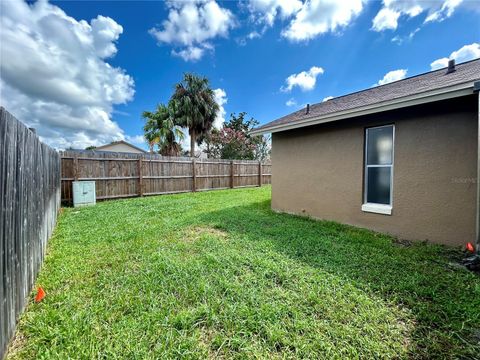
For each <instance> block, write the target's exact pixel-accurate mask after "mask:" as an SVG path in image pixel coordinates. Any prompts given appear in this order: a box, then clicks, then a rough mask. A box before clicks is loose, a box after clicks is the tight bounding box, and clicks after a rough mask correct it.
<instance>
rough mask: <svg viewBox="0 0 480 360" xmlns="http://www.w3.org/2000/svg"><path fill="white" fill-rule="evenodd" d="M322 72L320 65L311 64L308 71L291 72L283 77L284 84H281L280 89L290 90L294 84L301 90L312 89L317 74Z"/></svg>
mask: <svg viewBox="0 0 480 360" xmlns="http://www.w3.org/2000/svg"><path fill="white" fill-rule="evenodd" d="M323 72H324V71H323V69H322V68H321V67H318V66H312V67H311V68H310V70H308V71H302V72H300V73H298V74H292V75H290V76H289V77H287V78H286V79H285V82H286V86H282V87H281V88H280V91H283V92H290V91H292V89H293V88H294V87H295V86H298V87H299V88H300V89H301V90H302V91H310V90H313V89H314V88H315V85H316V83H317V76H318V75H321V74H323Z"/></svg>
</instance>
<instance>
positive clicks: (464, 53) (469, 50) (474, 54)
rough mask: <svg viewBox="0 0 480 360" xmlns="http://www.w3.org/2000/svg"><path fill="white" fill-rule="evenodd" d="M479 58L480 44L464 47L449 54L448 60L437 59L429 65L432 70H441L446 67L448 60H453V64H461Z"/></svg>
mask: <svg viewBox="0 0 480 360" xmlns="http://www.w3.org/2000/svg"><path fill="white" fill-rule="evenodd" d="M477 58H480V43H473V44H470V45H464V46H462V47H461V48H460V49H458V50H457V51H454V52H452V53H451V54H450V56H449V57H448V58H446V57H444V58H441V59H437V60H435V61H434V62H432V63H431V64H430V67H431V69H432V70H437V69H441V68H444V67H447V66H448V60H450V59H454V60H455V62H457V63H461V62H464V61H468V60H473V59H477Z"/></svg>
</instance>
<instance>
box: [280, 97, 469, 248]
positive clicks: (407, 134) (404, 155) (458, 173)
mask: <svg viewBox="0 0 480 360" xmlns="http://www.w3.org/2000/svg"><path fill="white" fill-rule="evenodd" d="M477 121H478V105H477V102H476V97H474V96H471V97H468V98H462V99H457V100H454V101H452V100H449V101H444V102H437V103H435V104H433V105H428V106H425V105H422V106H417V107H412V108H409V109H405V110H401V111H391V112H386V113H383V114H379V115H375V116H365V117H360V118H354V119H350V120H343V121H340V122H335V123H330V124H323V125H318V126H315V127H309V128H304V129H298V130H291V131H286V132H281V133H274V134H273V136H272V165H273V166H272V175H273V176H272V208H273V209H275V210H279V211H285V212H290V213H298V214H305V215H309V216H313V217H316V218H320V219H328V220H334V221H338V222H342V223H346V224H351V225H356V226H360V227H365V228H369V229H373V230H377V231H380V232H386V233H390V234H393V235H395V236H397V237H399V238H401V239H409V240H428V241H431V242H437V243H444V244H450V245H463V244H465V243H466V242H467V241H474V239H475V212H476V209H475V203H476V199H475V198H476V184H475V180H476V161H477ZM389 123H394V124H395V143H394V146H395V148H394V177H393V210H392V215H390V216H389V215H381V214H372V213H366V212H363V211H362V210H361V205H362V202H363V172H364V169H363V167H364V160H363V156H364V131H365V127H368V126H375V125H382V124H389Z"/></svg>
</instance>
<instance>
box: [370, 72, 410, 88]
mask: <svg viewBox="0 0 480 360" xmlns="http://www.w3.org/2000/svg"><path fill="white" fill-rule="evenodd" d="M405 76H407V69H398V70H393V71H389V72H388V73H386V74H385V76H384V77H383V79H380V80H379V81H378V82H377V83H376V84H375V85H374V86H378V85H385V84H388V83H391V82H394V81H397V80H402V79H405Z"/></svg>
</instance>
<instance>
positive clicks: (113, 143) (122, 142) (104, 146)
mask: <svg viewBox="0 0 480 360" xmlns="http://www.w3.org/2000/svg"><path fill="white" fill-rule="evenodd" d="M118 144H123V145H126V146H129V147H131V148H133V149H135V150H138V151H141V152H143V153H146V151H145V150H143V149H142V148H139V147H137V146H135V145H132V144H130V143H128V142H126V141H124V140H119V141H112V142H111V143H110V144H106V145H102V146H97V147H96V148H95V150H104V149H105V148H108V147H110V146H112V145H118Z"/></svg>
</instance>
